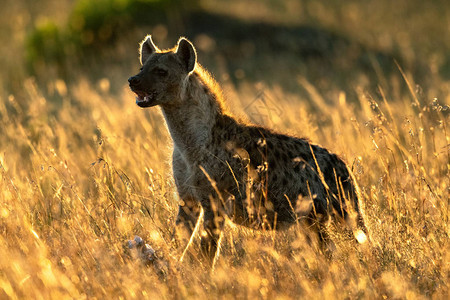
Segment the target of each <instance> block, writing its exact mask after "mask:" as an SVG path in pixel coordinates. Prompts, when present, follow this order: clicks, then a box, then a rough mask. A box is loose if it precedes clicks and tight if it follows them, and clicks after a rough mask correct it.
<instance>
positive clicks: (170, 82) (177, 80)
mask: <svg viewBox="0 0 450 300" xmlns="http://www.w3.org/2000/svg"><path fill="white" fill-rule="evenodd" d="M140 54H141V57H140V60H141V65H142V67H141V69H140V71H139V73H138V74H137V75H135V76H132V77H130V78H128V82H129V83H130V89H131V90H132V91H133V92H135V93H136V95H137V97H136V104H137V105H139V106H140V107H151V106H155V105H164V104H169V103H174V102H177V101H181V99H180V95H181V94H182V89H183V86H184V82H185V81H186V79H187V77H188V76H189V74H191V73H192V72H193V71H194V68H195V64H196V61H197V54H196V52H195V48H194V46H193V45H192V44H191V42H189V41H188V40H187V39H185V38H181V39H180V40H179V41H178V44H177V46H176V47H175V48H173V49H171V50H167V51H162V50H159V49H158V47H156V46H155V44H154V43H153V41H152V38H151V36H149V35H148V36H147V37H146V38H145V39H144V41H143V42H142V43H141V48H140Z"/></svg>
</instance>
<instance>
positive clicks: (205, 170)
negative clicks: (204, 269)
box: [128, 36, 367, 258]
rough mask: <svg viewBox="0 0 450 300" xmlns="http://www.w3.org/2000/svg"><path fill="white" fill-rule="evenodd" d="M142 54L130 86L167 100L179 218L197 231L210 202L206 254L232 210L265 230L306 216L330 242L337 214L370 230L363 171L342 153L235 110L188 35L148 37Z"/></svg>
mask: <svg viewBox="0 0 450 300" xmlns="http://www.w3.org/2000/svg"><path fill="white" fill-rule="evenodd" d="M140 53H141V64H142V68H141V70H140V72H139V73H138V74H137V75H135V76H133V77H130V78H129V80H128V81H129V84H130V88H131V90H132V91H134V92H135V93H136V94H137V97H136V103H137V105H138V106H140V107H151V106H156V105H159V106H160V107H161V109H162V112H163V115H164V118H165V120H166V123H167V127H168V129H169V132H170V135H171V137H172V139H173V145H174V146H173V147H174V149H173V175H174V179H175V183H176V186H177V190H178V194H179V197H180V200H181V201H180V203H181V205H180V206H179V212H178V216H177V221H176V225H177V226H176V227H177V228H179V229H180V230H179V231H183V230H182V229H183V228H184V229H185V231H186V230H187V234H188V235H190V234H192V230H193V228H194V226H195V224H196V222H197V219H198V217H199V214H200V211H201V208H202V209H203V228H204V234H203V235H202V238H201V246H202V251H203V253H204V254H205V255H206V256H207V257H209V258H212V257H214V255H215V253H216V250H217V247H218V240H219V236H220V233H221V229H222V227H223V224H224V221H225V216H227V217H228V218H229V219H231V220H232V221H233V222H235V223H237V224H240V225H244V226H248V227H251V228H256V229H264V228H266V229H281V228H286V227H287V226H289V225H291V224H294V223H296V222H298V221H299V220H304V222H306V223H307V224H309V225H311V226H310V227H312V228H315V229H316V230H317V232H318V233H319V235H318V236H319V240H320V241H321V242H324V243H326V242H327V235H326V231H325V222H326V221H327V220H328V217H329V216H334V217H335V219H340V220H345V221H352V220H353V219H356V223H357V225H358V227H359V229H360V232H361V231H363V232H367V231H366V227H365V225H364V221H363V217H362V214H361V209H360V205H359V201H358V195H357V191H356V186H355V183H354V180H353V179H352V176H351V175H350V172H349V170H348V169H347V166H346V165H345V163H344V162H343V161H342V160H341V159H340V158H339V157H338V156H336V155H335V154H332V153H330V152H328V150H326V149H325V148H322V147H319V146H317V145H314V144H311V143H310V142H309V141H308V140H305V139H301V138H296V137H292V136H288V135H284V134H278V133H275V132H273V131H271V130H269V129H267V128H263V127H259V126H252V125H246V124H243V123H241V122H239V121H237V120H235V119H234V118H233V117H231V116H230V115H228V114H226V113H225V112H224V109H223V108H222V96H221V93H220V91H219V89H218V87H217V85H216V83H215V82H214V81H213V79H212V78H211V77H210V76H209V75H208V73H207V72H206V71H205V70H204V69H203V68H202V67H201V66H200V65H199V64H197V55H196V51H195V48H194V47H193V45H192V44H191V43H190V42H189V41H188V40H186V39H184V38H181V39H180V40H179V42H178V44H177V46H176V47H175V48H174V49H170V50H165V51H162V50H160V49H158V48H157V47H156V46H155V45H154V43H153V42H152V40H151V37H150V36H147V37H146V39H145V40H144V41H143V42H142V43H141V48H140ZM352 216H355V217H356V218H353V217H352ZM350 223H352V222H350Z"/></svg>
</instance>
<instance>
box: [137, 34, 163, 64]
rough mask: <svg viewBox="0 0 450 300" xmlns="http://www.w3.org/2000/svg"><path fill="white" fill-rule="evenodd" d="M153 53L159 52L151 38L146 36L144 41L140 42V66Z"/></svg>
mask: <svg viewBox="0 0 450 300" xmlns="http://www.w3.org/2000/svg"><path fill="white" fill-rule="evenodd" d="M155 52H159V49H158V47H156V46H155V44H153V41H152V36H151V35H147V36H146V37H145V39H144V40H143V41H142V42H141V47H140V51H139V53H140V60H141V65H143V64H144V63H145V62H146V60H147V59H148V58H149V57H150V55H152V54H153V53H155Z"/></svg>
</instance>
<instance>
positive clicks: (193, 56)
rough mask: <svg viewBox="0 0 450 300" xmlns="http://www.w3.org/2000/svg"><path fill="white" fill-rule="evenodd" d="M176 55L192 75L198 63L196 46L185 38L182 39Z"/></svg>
mask: <svg viewBox="0 0 450 300" xmlns="http://www.w3.org/2000/svg"><path fill="white" fill-rule="evenodd" d="M176 54H177V55H178V57H179V58H180V60H181V62H182V63H183V65H184V66H185V68H186V71H187V72H188V73H191V72H192V71H193V70H194V68H195V63H196V61H197V53H196V52H195V48H194V45H192V43H191V42H189V41H188V40H187V39H185V38H181V39H180V40H179V41H178V47H177V52H176Z"/></svg>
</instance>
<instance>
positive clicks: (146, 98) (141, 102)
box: [134, 91, 155, 107]
mask: <svg viewBox="0 0 450 300" xmlns="http://www.w3.org/2000/svg"><path fill="white" fill-rule="evenodd" d="M134 92H135V93H136V104H137V105H138V106H139V107H150V106H153V105H155V104H154V103H153V102H154V99H155V93H146V92H142V91H134Z"/></svg>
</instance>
